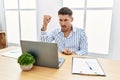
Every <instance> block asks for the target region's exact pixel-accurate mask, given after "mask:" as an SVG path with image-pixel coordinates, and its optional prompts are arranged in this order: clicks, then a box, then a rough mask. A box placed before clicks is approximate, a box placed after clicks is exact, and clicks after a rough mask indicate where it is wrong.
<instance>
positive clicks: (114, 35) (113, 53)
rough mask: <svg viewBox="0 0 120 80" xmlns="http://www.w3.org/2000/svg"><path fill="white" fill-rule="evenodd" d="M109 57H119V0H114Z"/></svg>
mask: <svg viewBox="0 0 120 80" xmlns="http://www.w3.org/2000/svg"><path fill="white" fill-rule="evenodd" d="M109 57H110V58H114V59H120V0H114V6H113V17H112V27H111V39H110V51H109Z"/></svg>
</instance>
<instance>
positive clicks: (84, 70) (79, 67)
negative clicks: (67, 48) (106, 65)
mask: <svg viewBox="0 0 120 80" xmlns="http://www.w3.org/2000/svg"><path fill="white" fill-rule="evenodd" d="M72 73H78V74H88V75H103V76H104V75H105V73H104V71H103V70H102V67H101V65H100V64H99V63H98V61H97V59H94V58H79V57H74V58H73V65H72Z"/></svg>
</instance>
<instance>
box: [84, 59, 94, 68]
mask: <svg viewBox="0 0 120 80" xmlns="http://www.w3.org/2000/svg"><path fill="white" fill-rule="evenodd" d="M85 63H86V64H87V66H88V67H89V69H90V70H93V69H92V67H90V65H89V64H88V62H87V61H85Z"/></svg>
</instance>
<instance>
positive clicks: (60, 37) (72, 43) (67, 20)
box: [40, 7, 88, 55]
mask: <svg viewBox="0 0 120 80" xmlns="http://www.w3.org/2000/svg"><path fill="white" fill-rule="evenodd" d="M58 16H59V23H60V26H61V28H58V29H55V30H53V31H52V32H51V33H50V34H47V32H46V30H47V25H48V23H49V22H50V20H51V16H49V15H44V19H43V26H42V28H41V35H40V41H46V42H52V41H53V40H54V41H55V42H56V43H57V44H58V48H59V51H60V52H62V53H64V54H66V55H71V54H73V53H75V54H79V55H87V51H88V44H87V37H86V34H85V32H84V30H82V29H80V28H77V27H74V26H73V25H72V21H73V17H72V10H71V9H69V8H67V7H63V8H61V9H60V10H59V11H58Z"/></svg>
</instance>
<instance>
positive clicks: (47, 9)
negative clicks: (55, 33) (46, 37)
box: [37, 0, 62, 34]
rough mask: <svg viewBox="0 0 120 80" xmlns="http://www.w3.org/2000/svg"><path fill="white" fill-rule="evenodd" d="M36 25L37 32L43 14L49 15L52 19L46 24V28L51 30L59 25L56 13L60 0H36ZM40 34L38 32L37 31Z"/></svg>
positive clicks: (40, 25)
mask: <svg viewBox="0 0 120 80" xmlns="http://www.w3.org/2000/svg"><path fill="white" fill-rule="evenodd" d="M37 1H38V2H37V8H38V10H37V11H38V12H37V16H38V19H37V23H38V24H37V25H38V33H39V32H40V29H41V27H42V22H43V15H51V16H52V19H51V22H50V23H49V25H48V30H49V31H50V30H53V29H54V28H56V27H59V23H58V15H57V12H58V10H59V9H60V8H61V6H62V4H61V3H62V0H54V1H51V0H37ZM39 34H40V33H39Z"/></svg>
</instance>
